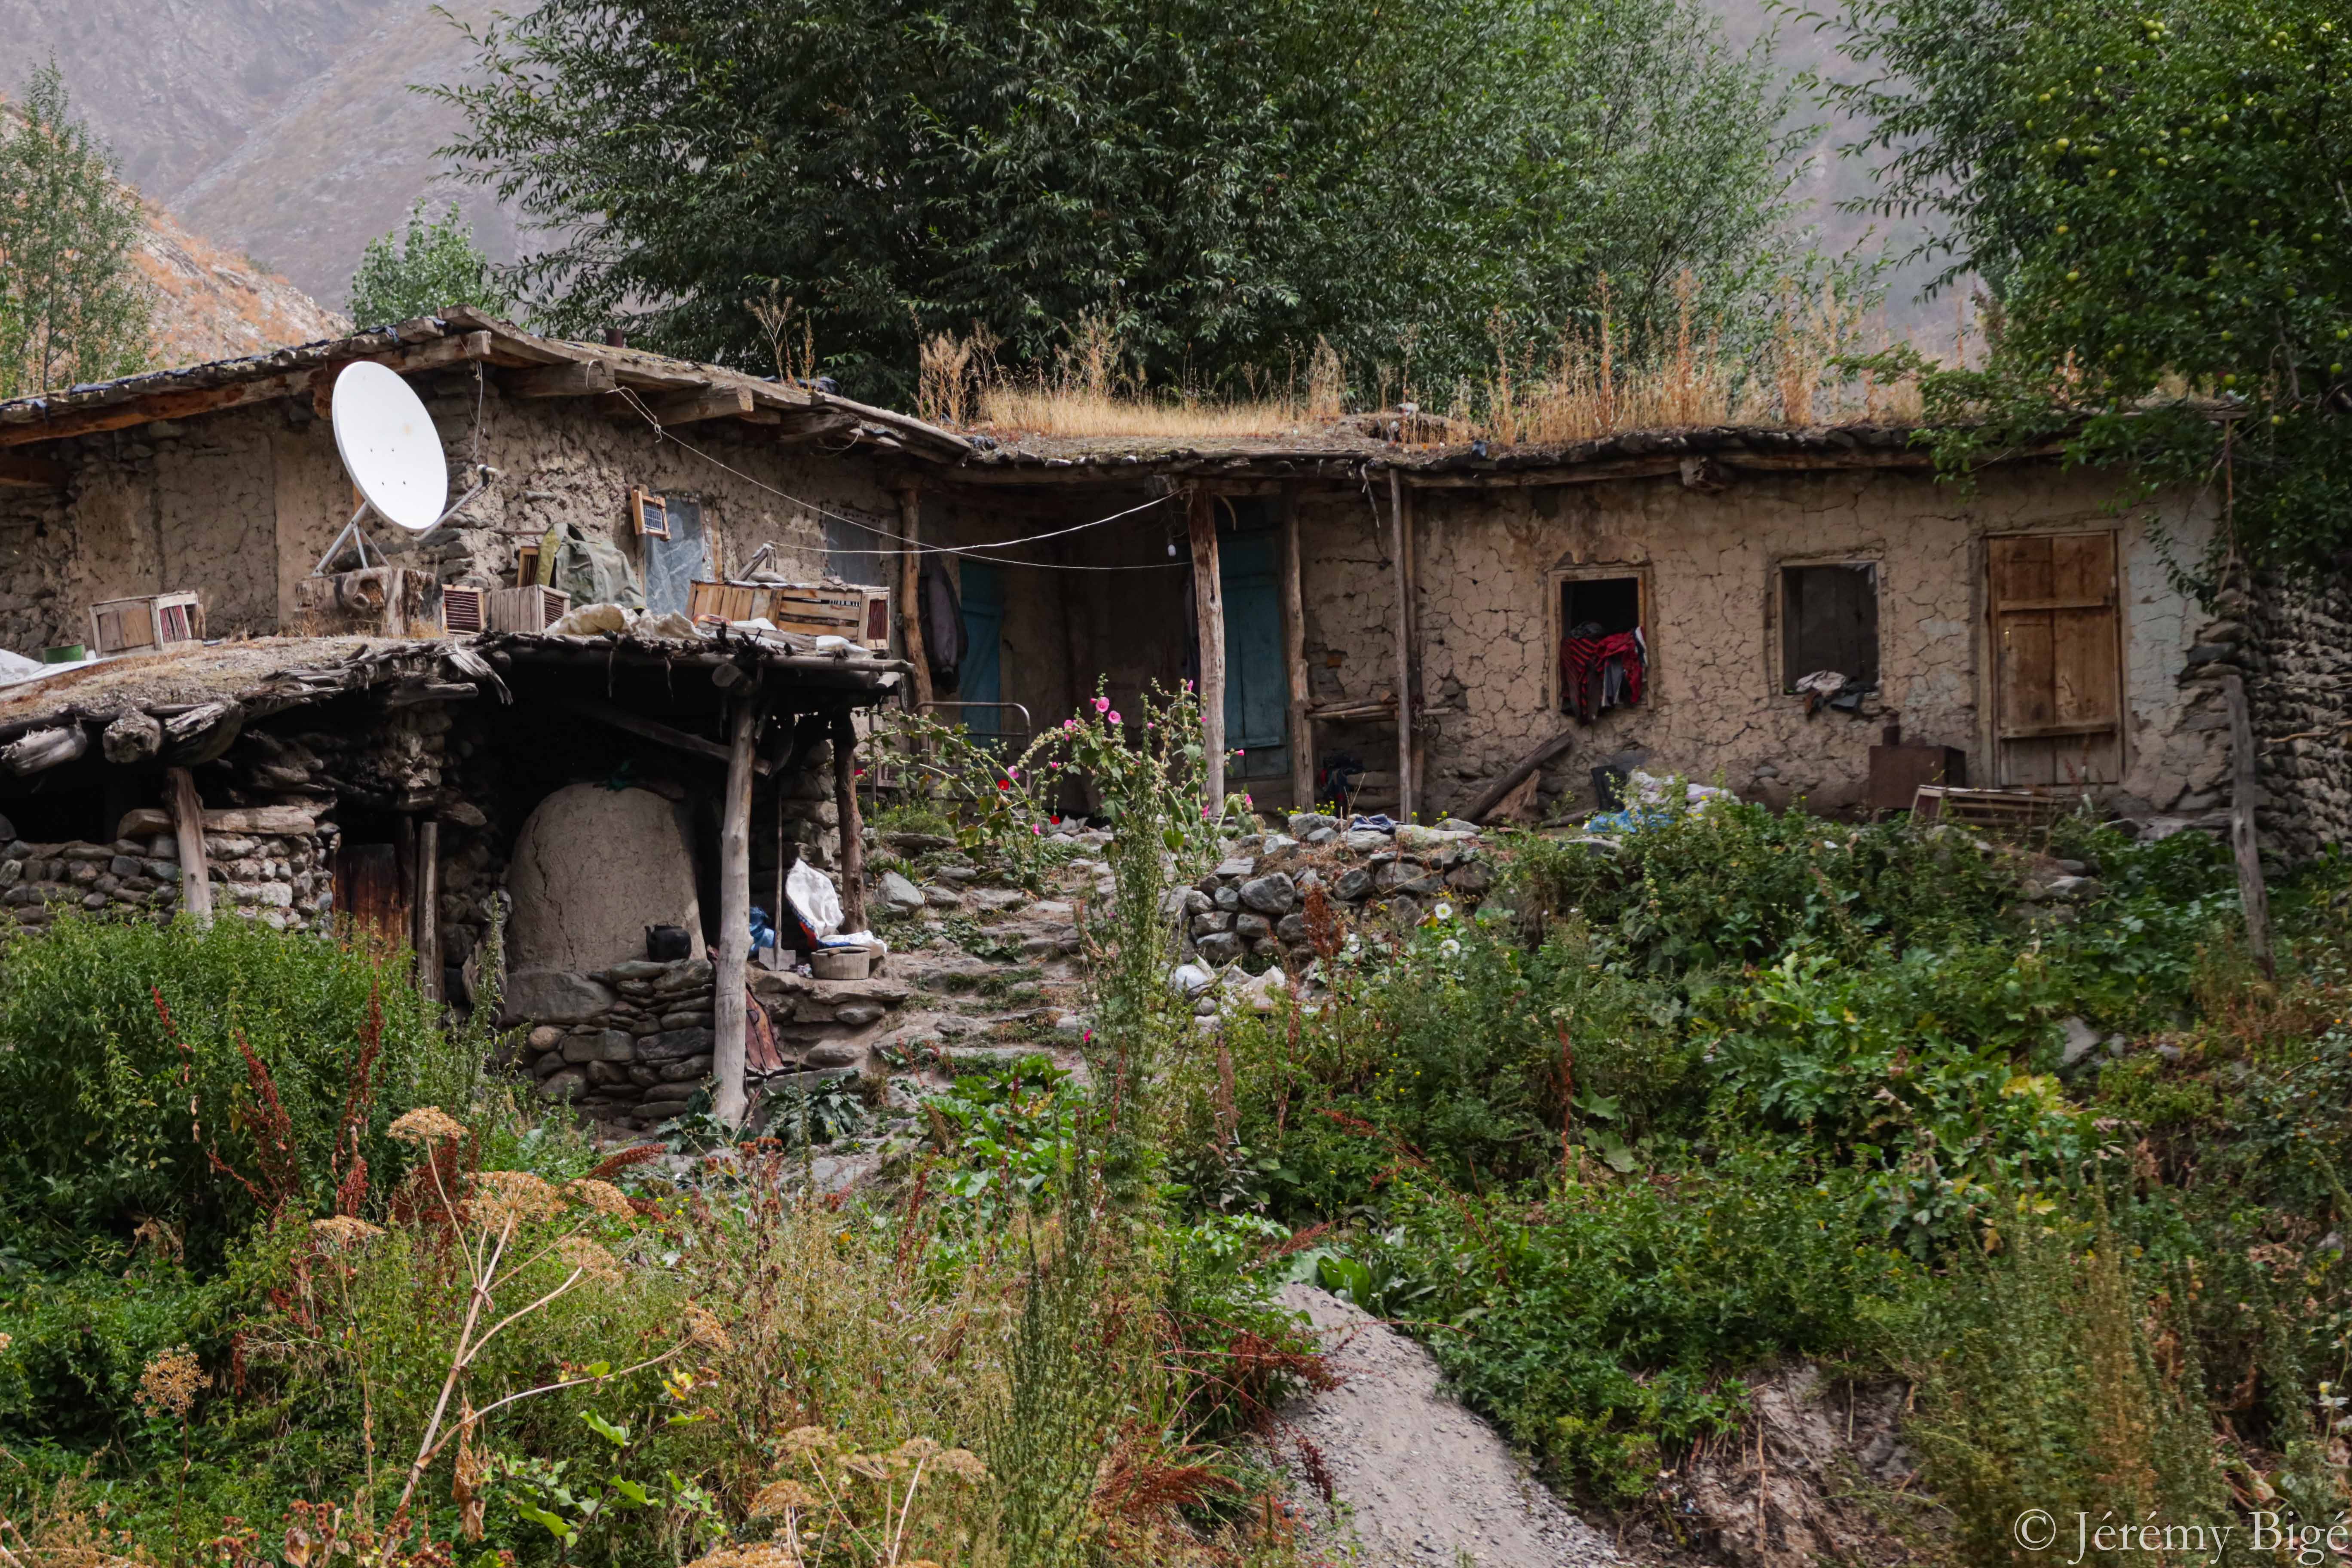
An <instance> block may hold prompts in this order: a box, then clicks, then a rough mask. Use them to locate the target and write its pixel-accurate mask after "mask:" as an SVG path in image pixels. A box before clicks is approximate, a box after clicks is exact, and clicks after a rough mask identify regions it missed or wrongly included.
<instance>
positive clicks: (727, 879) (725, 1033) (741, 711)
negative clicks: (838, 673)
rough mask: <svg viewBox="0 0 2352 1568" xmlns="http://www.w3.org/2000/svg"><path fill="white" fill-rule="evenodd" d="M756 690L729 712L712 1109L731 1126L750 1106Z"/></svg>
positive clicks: (737, 1123) (758, 707)
mask: <svg viewBox="0 0 2352 1568" xmlns="http://www.w3.org/2000/svg"><path fill="white" fill-rule="evenodd" d="M760 712H761V703H760V698H759V694H758V693H757V692H756V691H745V692H742V693H740V695H738V696H737V697H736V699H735V700H734V703H733V706H732V708H731V709H730V712H729V716H728V725H727V796H726V799H725V800H724V801H723V802H722V803H721V806H720V812H719V948H718V952H716V953H715V954H714V955H713V958H712V961H711V969H712V971H713V974H712V985H713V994H712V996H711V999H710V1022H711V1032H712V1034H713V1035H714V1036H715V1037H716V1040H715V1043H714V1044H713V1046H712V1047H711V1062H710V1071H711V1077H712V1079H713V1080H714V1081H713V1084H712V1088H711V1101H712V1104H711V1109H712V1110H715V1111H717V1112H718V1114H719V1120H720V1121H724V1122H726V1123H727V1124H728V1125H729V1126H730V1127H740V1126H742V1125H743V1119H744V1117H745V1115H746V1114H747V1113H748V1112H749V1111H750V1110H751V1098H750V1096H749V1095H748V1094H747V1093H746V1091H745V1089H744V1084H743V1035H744V1028H743V1024H744V1008H745V1006H746V1005H747V1003H748V994H747V992H746V989H745V985H744V973H743V971H744V960H745V954H746V952H748V951H749V949H750V947H751V747H752V742H754V741H755V740H756V739H757V738H758V736H759V733H760Z"/></svg>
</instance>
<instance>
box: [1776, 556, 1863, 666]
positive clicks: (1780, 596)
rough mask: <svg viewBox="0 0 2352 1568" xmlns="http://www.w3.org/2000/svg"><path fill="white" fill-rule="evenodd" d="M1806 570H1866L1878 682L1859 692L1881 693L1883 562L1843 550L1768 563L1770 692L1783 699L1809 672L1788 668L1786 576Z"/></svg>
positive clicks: (1791, 557)
mask: <svg viewBox="0 0 2352 1568" xmlns="http://www.w3.org/2000/svg"><path fill="white" fill-rule="evenodd" d="M1808 566H1867V567H1869V568H1870V588H1871V593H1872V594H1873V595H1874V596H1875V597H1876V598H1877V600H1878V631H1877V637H1878V679H1876V680H1875V681H1874V682H1872V683H1871V684H1870V685H1868V686H1865V687H1863V688H1861V689H1862V690H1864V691H1882V690H1884V689H1885V687H1886V560H1885V557H1884V556H1883V555H1880V554H1879V553H1877V552H1874V551H1868V550H1845V551H1836V552H1831V553H1828V554H1821V555H1810V554H1809V555H1783V556H1780V557H1779V558H1777V559H1775V560H1774V561H1772V562H1771V563H1770V565H1769V568H1768V571H1769V575H1768V576H1767V578H1766V579H1765V584H1764V660H1765V668H1766V669H1767V670H1768V671H1769V681H1770V685H1771V689H1772V691H1773V693H1774V694H1775V695H1777V696H1781V697H1786V696H1789V695H1790V694H1791V693H1793V692H1794V691H1795V690H1796V687H1795V684H1794V683H1795V681H1796V679H1797V678H1798V677H1800V676H1803V675H1810V674H1811V673H1812V672H1811V670H1805V669H1790V668H1788V664H1789V626H1788V621H1789V574H1790V572H1791V571H1795V570H1801V569H1802V568H1804V567H1808Z"/></svg>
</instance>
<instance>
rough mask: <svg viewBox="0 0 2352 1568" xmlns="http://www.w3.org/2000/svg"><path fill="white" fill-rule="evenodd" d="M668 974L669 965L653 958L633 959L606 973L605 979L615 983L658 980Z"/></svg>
mask: <svg viewBox="0 0 2352 1568" xmlns="http://www.w3.org/2000/svg"><path fill="white" fill-rule="evenodd" d="M667 973H669V965H668V964H667V963H661V962H659V961H658V960H656V959H651V958H633V959H631V960H629V961H628V962H627V963H616V964H614V965H613V967H612V968H610V969H608V970H606V971H604V974H605V977H606V978H607V979H610V980H613V981H615V982H627V981H632V980H658V979H660V978H661V977H662V976H664V975H666V974H667Z"/></svg>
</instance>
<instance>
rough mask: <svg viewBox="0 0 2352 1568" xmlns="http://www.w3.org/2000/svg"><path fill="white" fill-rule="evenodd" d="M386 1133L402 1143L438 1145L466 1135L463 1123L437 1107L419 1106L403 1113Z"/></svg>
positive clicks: (395, 1119)
mask: <svg viewBox="0 0 2352 1568" xmlns="http://www.w3.org/2000/svg"><path fill="white" fill-rule="evenodd" d="M387 1131H389V1132H390V1133H391V1135H392V1136H393V1137H394V1138H397V1139H399V1140H400V1141H401V1142H403V1143H438V1142H443V1141H445V1140H449V1139H457V1138H463V1137H464V1136H465V1135H466V1127H465V1123H463V1122H461V1121H458V1120H457V1118H456V1117H454V1116H451V1115H450V1114H449V1113H448V1112H447V1111H446V1110H442V1109H441V1108H440V1107H439V1106H437V1105H420V1106H418V1107H417V1108H416V1109H415V1110H410V1111H404V1112H403V1113H402V1114H401V1115H400V1116H398V1117H396V1118H394V1121H393V1123H392V1126H391V1127H390V1128H389V1129H387Z"/></svg>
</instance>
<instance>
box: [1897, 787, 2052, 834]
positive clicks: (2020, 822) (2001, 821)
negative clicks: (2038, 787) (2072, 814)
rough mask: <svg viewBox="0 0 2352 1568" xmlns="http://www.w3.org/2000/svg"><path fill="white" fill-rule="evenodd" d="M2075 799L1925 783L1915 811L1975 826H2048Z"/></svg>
mask: <svg viewBox="0 0 2352 1568" xmlns="http://www.w3.org/2000/svg"><path fill="white" fill-rule="evenodd" d="M2073 804H2074V802H2073V800H2072V799H2071V798H2067V797H2063V796H2059V795H2036V794H2034V793H2032V791H2030V790H2021V789H1958V788H1955V787H1952V786H1949V785H1943V784H1921V785H1920V786H1919V792H1918V794H1917V795H1914V796H1913V797H1912V801H1911V814H1912V815H1913V816H1916V817H1918V818H1919V819H1920V820H1921V821H1923V822H1927V821H1934V822H1960V823H1966V824H1968V825H1969V826H1972V827H2021V828H2028V829H2032V828H2046V827H2048V826H2050V825H2051V824H2052V823H2053V822H2055V821H2057V820H2058V818H2059V817H2061V816H2063V815H2065V813H2066V810H2067V809H2068V807H2070V806H2071V805H2073Z"/></svg>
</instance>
